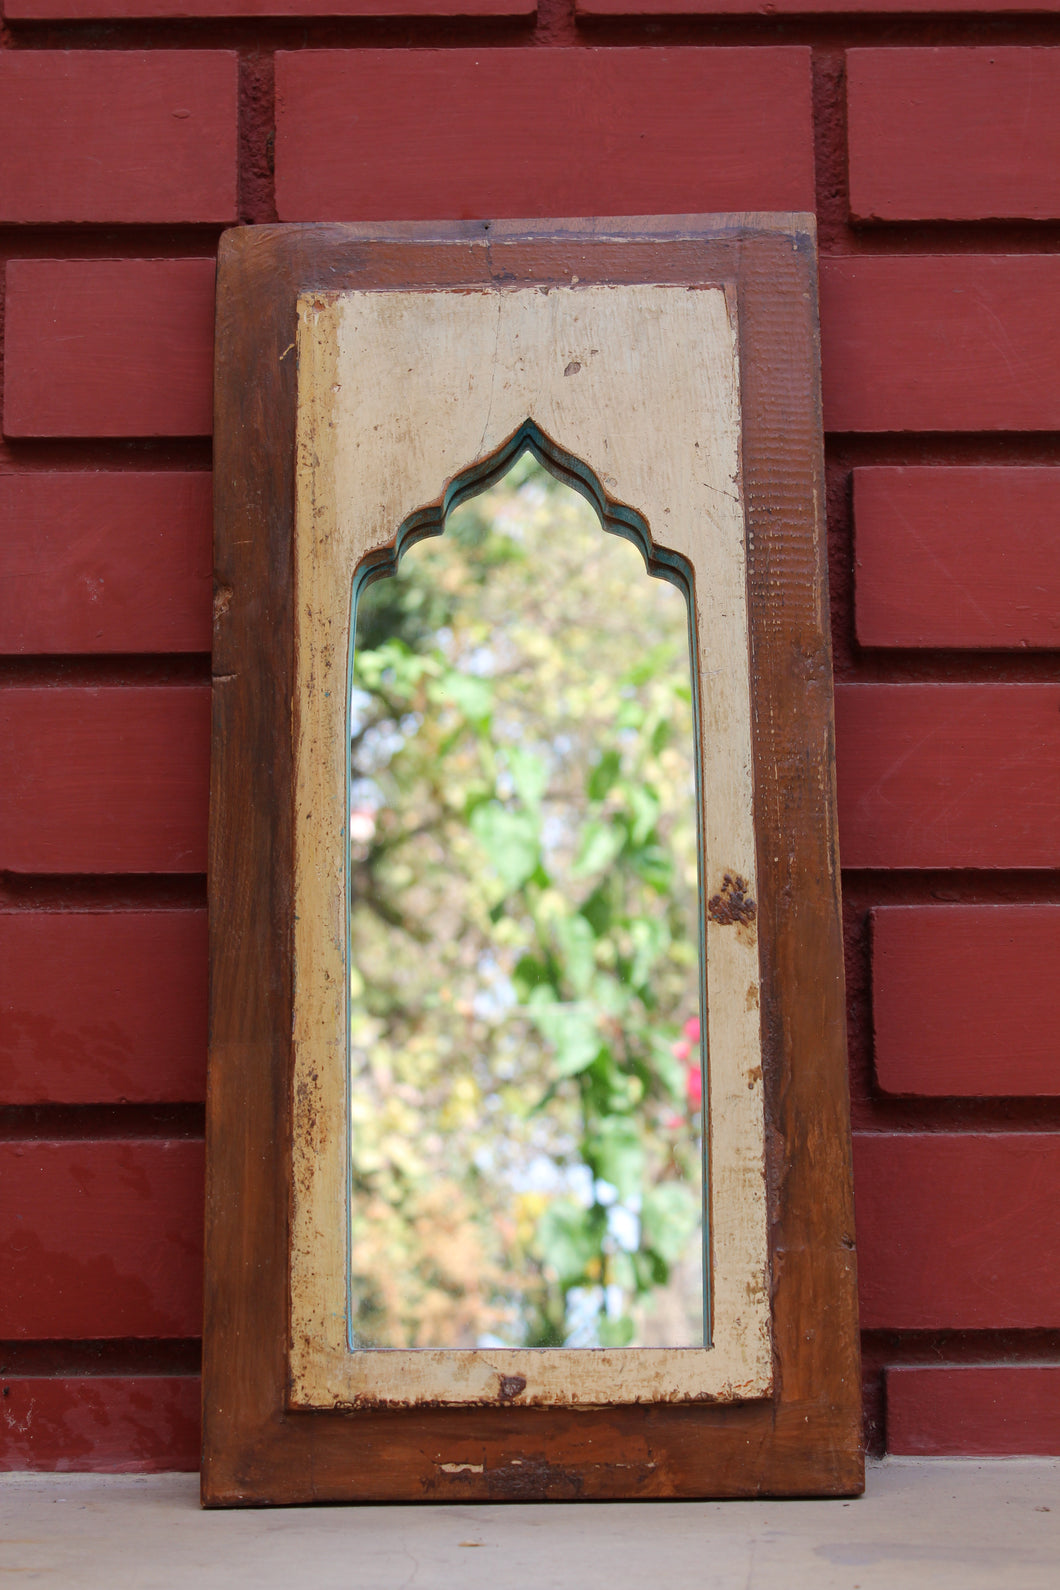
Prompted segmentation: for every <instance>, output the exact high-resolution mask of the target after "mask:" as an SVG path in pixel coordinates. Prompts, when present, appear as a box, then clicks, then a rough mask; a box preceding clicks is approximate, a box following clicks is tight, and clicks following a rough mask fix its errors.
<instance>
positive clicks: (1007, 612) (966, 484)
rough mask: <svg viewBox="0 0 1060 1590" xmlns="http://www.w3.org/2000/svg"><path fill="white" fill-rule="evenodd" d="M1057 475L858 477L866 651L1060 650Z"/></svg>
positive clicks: (861, 622) (860, 602) (860, 609)
mask: <svg viewBox="0 0 1060 1590" xmlns="http://www.w3.org/2000/svg"><path fill="white" fill-rule="evenodd" d="M1058 521H1060V469H1036V468H1017V467H1015V466H1013V465H1003V466H1000V467H975V468H934V467H926V466H925V467H918V468H911V469H903V468H884V467H880V468H876V467H872V468H865V469H856V470H855V471H854V523H855V530H856V538H857V560H856V570H857V596H856V615H857V636H858V640H859V642H860V643H861V645H862V646H917V647H921V646H922V647H1053V646H1057V645H1060V557H1058V556H1057V549H1056V531H1055V527H1056V524H1057V522H1058Z"/></svg>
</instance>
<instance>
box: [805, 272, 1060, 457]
mask: <svg viewBox="0 0 1060 1590" xmlns="http://www.w3.org/2000/svg"><path fill="white" fill-rule="evenodd" d="M821 341H822V349H821V361H822V374H823V380H824V417H825V426H826V428H827V429H828V430H830V431H1048V430H1055V429H1057V428H1060V383H1058V382H1057V380H1056V370H1057V368H1058V366H1060V257H1058V256H1057V255H1055V254H1053V255H1050V254H1018V255H1014V254H1009V255H1004V254H999V255H982V254H979V255H967V254H964V255H958V254H951V255H923V254H921V255H917V254H906V255H899V256H894V255H892V256H889V257H887V256H881V255H861V256H858V257H854V258H851V257H847V258H842V259H835V258H833V259H826V260H823V261H822V264H821Z"/></svg>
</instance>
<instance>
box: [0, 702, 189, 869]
mask: <svg viewBox="0 0 1060 1590" xmlns="http://www.w3.org/2000/svg"><path fill="white" fill-rule="evenodd" d="M209 713H210V698H209V690H208V689H207V688H206V687H205V686H203V685H131V686H115V687H109V686H104V687H101V688H87V687H85V688H82V687H77V686H58V687H55V688H40V687H36V686H24V685H19V686H12V687H11V688H9V689H6V690H4V691H2V692H0V745H3V747H4V762H5V768H4V776H3V779H0V866H2V867H4V868H6V869H8V870H10V871H12V872H65V873H71V872H203V871H204V870H205V864H206V824H207V805H208V799H207V791H208V787H209V757H210V741H209Z"/></svg>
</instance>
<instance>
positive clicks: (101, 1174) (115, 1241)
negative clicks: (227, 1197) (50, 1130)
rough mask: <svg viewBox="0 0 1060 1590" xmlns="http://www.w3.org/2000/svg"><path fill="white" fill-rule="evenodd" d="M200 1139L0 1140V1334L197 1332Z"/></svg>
mask: <svg viewBox="0 0 1060 1590" xmlns="http://www.w3.org/2000/svg"><path fill="white" fill-rule="evenodd" d="M202 1165H203V1156H202V1143H201V1142H195V1141H176V1142H157V1141H154V1140H150V1139H141V1140H135V1139H133V1140H129V1139H126V1140H122V1139H106V1140H98V1141H84V1140H67V1141H62V1142H32V1141H17V1142H6V1143H0V1254H2V1256H3V1257H2V1262H3V1266H4V1286H3V1289H2V1290H0V1338H2V1339H4V1340H7V1341H26V1340H28V1341H49V1340H69V1339H77V1338H80V1339H87V1340H99V1339H101V1338H103V1337H107V1336H113V1337H187V1336H197V1335H198V1333H199V1328H200V1324H201V1318H202V1180H203V1176H202Z"/></svg>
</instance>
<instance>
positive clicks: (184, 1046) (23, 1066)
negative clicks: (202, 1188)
mask: <svg viewBox="0 0 1060 1590" xmlns="http://www.w3.org/2000/svg"><path fill="white" fill-rule="evenodd" d="M207 965H208V957H207V942H206V912H205V911H202V910H194V911H26V910H22V911H8V912H5V913H0V1104H5V1105H7V1104H119V1103H134V1104H155V1103H183V1102H197V1101H199V1100H201V1099H203V1098H204V1097H205V1093H206V1039H207V999H206V984H207Z"/></svg>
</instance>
